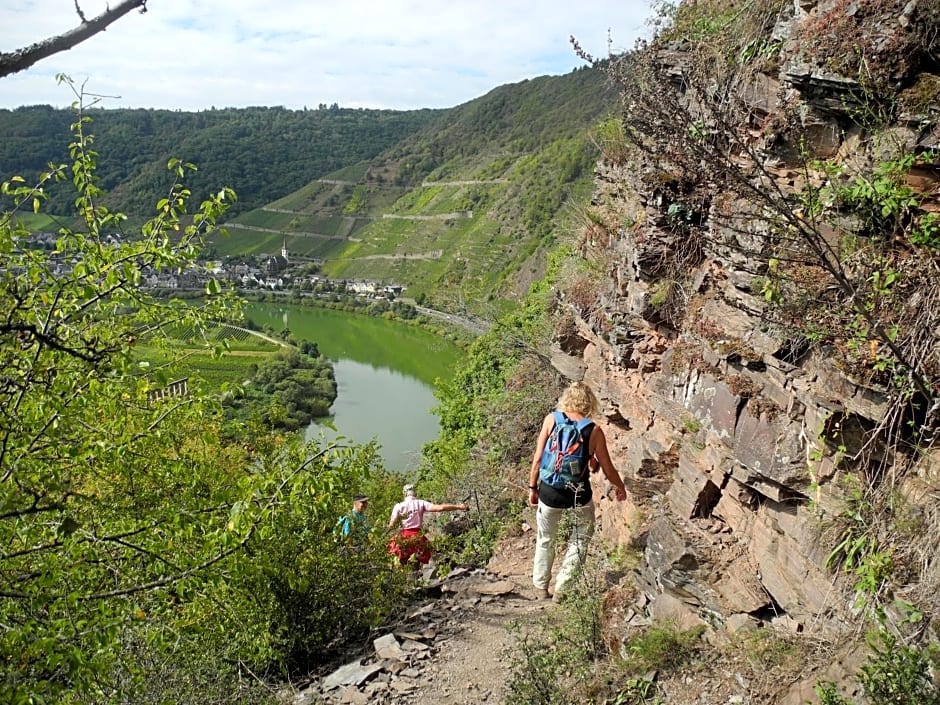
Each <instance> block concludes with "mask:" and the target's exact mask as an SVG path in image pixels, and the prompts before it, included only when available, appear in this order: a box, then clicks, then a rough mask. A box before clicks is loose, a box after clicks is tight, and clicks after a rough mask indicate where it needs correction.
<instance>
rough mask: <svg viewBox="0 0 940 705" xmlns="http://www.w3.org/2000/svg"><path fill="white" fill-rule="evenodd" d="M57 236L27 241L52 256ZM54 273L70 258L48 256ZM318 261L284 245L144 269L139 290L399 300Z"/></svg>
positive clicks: (386, 289) (388, 290)
mask: <svg viewBox="0 0 940 705" xmlns="http://www.w3.org/2000/svg"><path fill="white" fill-rule="evenodd" d="M58 237H59V236H58V235H57V234H55V233H48V232H38V233H32V234H30V235H28V236H27V237H26V238H24V240H23V244H24V246H26V247H28V248H30V249H36V250H46V251H48V252H54V250H55V246H56V240H57V239H58ZM102 239H103V240H104V242H105V243H106V244H109V245H118V244H120V242H121V236H120V235H118V234H110V235H107V236H105V237H103V238H102ZM50 264H51V266H50V270H51V272H52V273H53V275H54V276H56V277H60V276H65V275H67V274H68V273H69V272H71V271H72V263H71V261H70V260H69V258H68V257H67V256H66V255H63V254H52V255H50ZM319 271H320V267H319V262H318V261H317V260H312V259H304V260H302V261H295V262H292V261H291V259H290V256H289V253H288V251H287V246H286V243H285V244H284V245H283V246H282V247H281V251H280V252H279V253H278V254H262V255H257V256H255V255H243V256H231V257H227V258H225V259H224V260H218V259H216V260H208V259H207V260H204V261H200V262H199V264H198V265H197V266H195V267H192V268H191V269H188V270H185V271H157V270H155V269H152V268H151V269H148V270H145V272H144V275H143V278H142V281H141V286H142V287H143V288H145V289H149V290H158V291H170V292H172V291H181V292H182V291H204V290H205V288H206V284H207V283H208V282H209V281H210V280H216V281H225V282H228V283H229V284H230V285H231V286H233V287H234V288H236V289H238V290H240V291H241V290H244V291H261V292H265V291H271V292H276V291H283V292H297V293H300V294H303V293H307V294H309V295H325V294H340V295H347V296H348V295H353V296H359V297H362V298H368V299H385V300H386V301H395V300H397V299H398V298H399V297H400V296H401V294H402V292H403V291H404V287H403V286H399V285H395V284H385V283H380V282H375V281H368V280H359V279H328V278H327V277H324V276H322V275H321V274H319Z"/></svg>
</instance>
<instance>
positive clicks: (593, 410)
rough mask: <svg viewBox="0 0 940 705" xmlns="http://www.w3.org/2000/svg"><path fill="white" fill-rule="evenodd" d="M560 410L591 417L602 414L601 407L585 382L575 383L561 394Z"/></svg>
mask: <svg viewBox="0 0 940 705" xmlns="http://www.w3.org/2000/svg"><path fill="white" fill-rule="evenodd" d="M558 410H559V411H571V412H574V413H576V414H581V415H582V416H588V417H590V416H596V415H597V414H598V413H600V410H601V405H600V402H598V401H597V397H596V396H594V392H593V391H592V390H591V388H590V387H589V386H587V385H586V384H585V383H584V382H573V383H572V384H570V385H568V388H567V389H566V390H565V391H563V392H562V393H561V398H560V399H559V400H558Z"/></svg>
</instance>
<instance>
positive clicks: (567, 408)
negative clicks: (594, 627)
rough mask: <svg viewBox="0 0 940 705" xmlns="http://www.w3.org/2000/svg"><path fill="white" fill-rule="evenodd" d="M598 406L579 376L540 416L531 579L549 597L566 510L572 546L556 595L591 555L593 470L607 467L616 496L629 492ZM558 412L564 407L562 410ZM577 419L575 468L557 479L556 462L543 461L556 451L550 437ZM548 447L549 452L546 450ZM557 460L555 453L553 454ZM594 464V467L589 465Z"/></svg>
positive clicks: (532, 490)
mask: <svg viewBox="0 0 940 705" xmlns="http://www.w3.org/2000/svg"><path fill="white" fill-rule="evenodd" d="M599 411H600V404H599V403H598V401H597V397H596V396H595V395H594V392H593V391H592V390H591V388H590V387H588V386H587V385H586V384H584V383H583V382H575V383H574V384H572V385H570V386H569V387H568V388H567V389H565V391H564V392H563V393H562V395H561V398H560V399H559V400H558V409H557V411H556V412H553V413H551V414H548V415H547V416H546V417H545V419H544V420H543V421H542V429H541V431H540V432H539V436H538V440H537V441H536V444H535V453H534V454H533V455H532V467H531V469H530V472H529V504H531V505H532V506H534V507H537V509H536V527H537V529H538V533H537V536H536V544H535V558H534V560H533V565H532V584H533V585H535V587H536V588H537V589H538V590H539V592H540V594H541V596H542V597H550V596H551V593H550V592H549V589H548V586H549V583H550V581H551V575H552V563H553V562H554V559H555V541H556V540H557V538H558V527H559V523H560V521H561V518H562V516H564V514H565V513H566V512H571V513H572V519H573V521H572V522H571V532H570V534H569V536H568V551H567V553H566V554H565V557H564V559H563V560H562V564H561V568H560V569H559V571H558V575H557V577H556V579H555V591H554V599H555V600H556V601H557V600H559V599H561V597H562V596H563V595H564V593H565V591H566V590H567V589H568V584H569V582H570V581H571V579H572V578H573V577H574V575H575V573H576V572H577V571H578V570H579V569H580V567H581V565H582V564H583V562H584V558H585V557H586V555H587V546H588V542H589V541H590V539H591V536H593V535H594V497H593V494H592V490H591V476H590V473H591V472H594V471H596V470H597V469H598V467H599V468H600V469H601V470H603V472H604V476H605V477H606V478H607V480H608V481H609V482H610V483H611V484H612V485H613V486H614V488H615V491H616V497H617V501H618V502H622V501H623V500H625V499H626V498H627V489H626V487H625V486H624V484H623V480H622V479H621V477H620V473H618V472H617V470H616V468H614V464H613V461H611V459H610V453H609V452H608V450H607V439H606V437H605V436H604V431H603V430H602V429H601V428H599V427H598V426H596V425H595V424H594V422H593V421H591V417H592V416H596V415H597V414H598V413H599ZM559 412H560V413H559ZM569 421H571V422H573V426H574V427H577V429H578V432H579V433H578V435H577V438H578V441H579V442H578V444H577V446H578V447H577V451H576V453H577V454H576V455H575V454H572V455H571V456H569V457H571V458H575V460H574V462H573V463H572V468H571V471H572V474H571V476H570V477H569V478H568V479H566V480H565V481H564V482H563V483H561V482H553V478H552V468H550V467H544V466H545V465H546V464H547V463H548V461H547V458H548V457H549V456H552V447H551V443H550V439H551V440H552V441H554V439H555V438H556V435H557V434H553V431H554V430H555V427H556V425H557V424H567V423H568V422H569ZM546 447H548V448H549V452H548V453H546ZM554 460H557V458H553V463H552V464H554ZM589 470H590V471H589Z"/></svg>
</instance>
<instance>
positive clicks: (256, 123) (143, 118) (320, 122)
mask: <svg viewBox="0 0 940 705" xmlns="http://www.w3.org/2000/svg"><path fill="white" fill-rule="evenodd" d="M443 112H444V111H441V110H411V111H393V110H364V109H346V108H339V107H333V108H323V109H317V110H287V109H285V108H280V107H273V108H266V107H257V108H226V109H224V110H207V111H202V112H179V111H171V110H143V109H135V110H128V109H117V110H111V109H103V108H91V109H87V110H86V111H85V113H84V114H85V115H86V116H87V117H90V118H91V120H92V122H91V123H90V124H89V125H88V127H87V129H88V131H89V133H90V134H93V135H94V136H95V148H96V149H97V151H98V152H99V158H98V167H99V177H100V180H101V182H100V183H101V186H102V188H103V189H104V190H105V191H106V192H107V193H108V202H109V205H110V206H111V207H112V208H114V209H118V210H121V211H124V212H126V213H128V214H130V215H132V216H140V215H149V214H150V213H151V212H152V209H153V205H154V203H156V202H157V200H158V199H160V198H162V197H163V196H164V195H165V191H166V188H167V184H168V177H167V171H166V164H167V161H168V160H169V159H170V158H171V157H175V158H179V159H182V160H184V161H187V162H191V163H193V164H195V165H196V166H197V167H198V169H199V170H198V171H197V172H196V173H195V174H193V175H192V177H191V178H190V179H189V181H188V183H189V185H190V188H191V189H192V190H193V193H194V194H195V196H196V198H197V199H200V200H201V199H202V198H204V197H205V195H206V194H208V193H209V192H214V191H217V190H218V189H219V188H221V187H222V186H228V187H231V188H233V189H235V192H236V193H237V194H238V199H239V200H238V204H236V206H235V208H234V211H233V212H235V213H238V212H240V211H245V210H250V209H252V208H257V207H259V206H262V205H264V204H265V203H268V202H269V201H272V200H274V199H276V198H279V197H280V196H282V195H284V194H285V193H290V192H291V191H294V190H295V189H297V188H300V187H301V186H303V185H304V184H306V183H309V182H310V181H311V180H312V179H315V178H318V177H321V176H323V175H324V174H327V173H329V172H332V171H335V170H337V169H344V168H345V167H349V166H351V165H355V164H357V163H360V162H362V161H363V160H366V159H371V158H373V157H374V156H376V155H377V154H379V153H380V152H382V151H383V150H385V149H388V148H389V147H391V146H393V145H395V144H397V143H398V142H400V141H401V140H402V139H404V138H406V137H408V136H409V135H411V134H413V133H414V132H416V131H417V130H420V129H421V128H423V127H425V126H426V125H428V124H429V123H431V122H433V121H434V120H435V119H437V118H438V117H439V116H440V115H441V114H442V113H443ZM75 118H76V116H75V113H74V111H72V110H66V109H56V108H51V107H49V106H43V105H39V106H28V107H22V108H17V109H15V110H0V137H2V139H0V172H2V173H3V174H4V175H5V176H9V175H13V174H17V175H21V176H24V177H25V178H26V179H27V181H33V180H34V178H35V176H36V175H37V174H39V173H40V172H41V171H43V170H45V169H46V168H47V166H48V164H49V163H50V162H52V163H54V164H61V163H65V162H68V149H67V145H68V142H69V140H68V135H69V125H70V124H71V123H72V122H74V121H75ZM350 173H355V171H353V172H350ZM46 210H47V211H48V212H51V213H69V212H71V204H70V203H69V202H68V200H67V199H66V198H65V197H64V196H63V197H62V198H61V199H56V198H53V199H52V201H51V203H50V204H49V205H48V207H47V208H46Z"/></svg>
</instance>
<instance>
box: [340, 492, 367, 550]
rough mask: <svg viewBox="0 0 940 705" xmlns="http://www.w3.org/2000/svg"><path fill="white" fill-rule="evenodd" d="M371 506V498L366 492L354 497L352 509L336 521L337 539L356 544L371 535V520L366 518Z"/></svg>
mask: <svg viewBox="0 0 940 705" xmlns="http://www.w3.org/2000/svg"><path fill="white" fill-rule="evenodd" d="M368 506H369V498H368V497H367V496H366V495H364V494H358V495H356V496H355V497H353V505H352V511H351V512H349V514H345V515H343V516H341V517H340V518H339V521H338V522H336V535H337V539H338V540H340V539H342V540H344V541H346V543H348V544H352V545H356V544H360V543H362V542H363V541H364V540H365V538H366V536H368V535H369V520H368V519H367V518H366V508H367V507H368Z"/></svg>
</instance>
